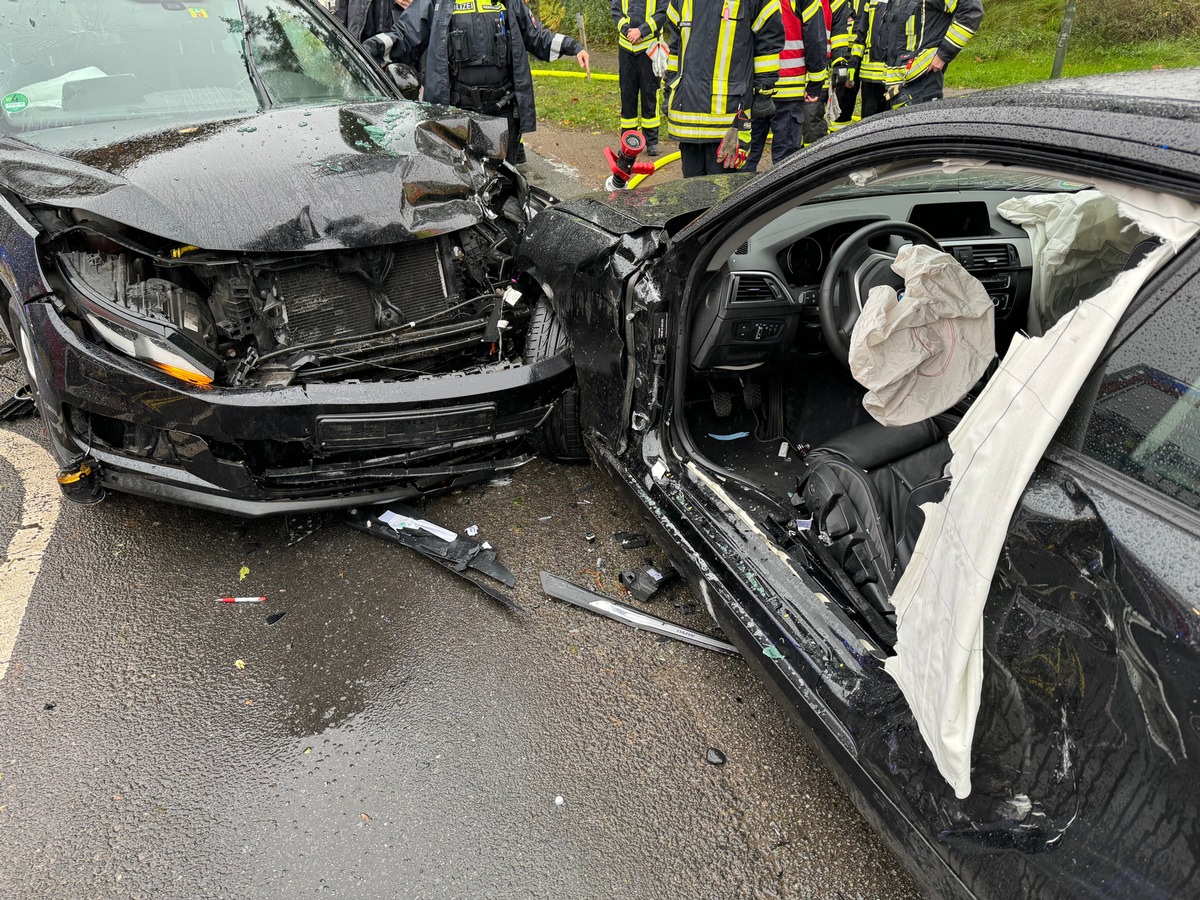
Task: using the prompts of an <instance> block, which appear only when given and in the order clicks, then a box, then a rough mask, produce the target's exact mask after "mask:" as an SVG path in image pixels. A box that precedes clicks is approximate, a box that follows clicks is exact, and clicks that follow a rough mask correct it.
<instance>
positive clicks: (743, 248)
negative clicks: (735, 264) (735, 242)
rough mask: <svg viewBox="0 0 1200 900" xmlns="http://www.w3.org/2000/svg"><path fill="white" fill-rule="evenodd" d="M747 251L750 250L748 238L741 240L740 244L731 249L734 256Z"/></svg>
mask: <svg viewBox="0 0 1200 900" xmlns="http://www.w3.org/2000/svg"><path fill="white" fill-rule="evenodd" d="M749 252H750V241H749V240H746V241H743V242H742V246H740V247H738V248H737V249H736V250H734V251H733V253H734V255H735V256H745V255H746V254H747V253H749Z"/></svg>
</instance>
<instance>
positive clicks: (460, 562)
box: [346, 506, 525, 614]
mask: <svg viewBox="0 0 1200 900" xmlns="http://www.w3.org/2000/svg"><path fill="white" fill-rule="evenodd" d="M387 511H390V512H394V513H396V514H398V515H399V516H402V517H404V518H406V519H409V520H412V521H423V520H420V517H419V515H418V513H417V512H416V511H415V510H412V509H409V508H407V507H404V506H392V507H391V508H390V509H389V510H387ZM346 523H347V524H348V525H349V526H350V527H351V528H357V529H358V530H359V531H365V532H366V533H367V534H370V535H373V536H375V537H377V538H381V539H383V540H385V541H391V542H392V543H396V544H400V545H401V546H404V547H408V548H409V549H411V550H416V551H417V552H418V553H420V554H421V555H422V556H424V557H425V558H426V559H431V560H433V561H434V562H436V563H437V564H438V565H440V566H442V567H444V568H446V569H449V570H450V571H451V572H453V573H454V574H456V575H459V576H461V577H462V578H464V579H466V580H467V581H469V582H471V584H473V585H475V587H477V588H479V589H480V590H481V591H483V592H484V593H485V594H487V595H488V596H489V597H491V598H492V599H493V600H495V601H496V602H498V603H500V604H501V605H502V606H504V608H505V609H507V610H509V611H511V612H515V613H521V614H524V613H525V609H524V608H522V607H521V606H520V605H519V604H518V603H516V601H514V600H513V599H512V598H511V597H509V596H508V595H507V594H505V593H503V592H502V591H500V590H499V589H498V588H496V587H495V586H493V585H492V584H490V583H489V582H487V581H485V580H484V579H483V578H481V577H480V576H479V575H477V574H475V573H476V572H480V573H483V574H484V575H487V576H488V577H489V578H493V579H495V580H496V581H499V582H500V583H501V584H506V585H508V586H509V587H516V584H517V579H516V576H515V575H513V573H512V572H511V571H509V569H508V568H507V567H506V566H505V565H504V564H503V563H502V562H500V560H499V557H498V556H497V554H496V551H495V550H492V549H491V548H490V547H485V546H484V545H483V544H481V543H480V542H479V541H474V540H471V539H470V538H466V537H462V536H460V535H457V534H456V535H454V539H453V540H450V541H447V540H445V539H444V538H442V537H439V536H438V535H437V534H435V533H431V532H428V531H424V530H416V529H412V528H405V527H401V528H398V529H397V528H392V527H390V526H388V525H386V524H384V522H383V521H381V520H380V519H379V518H378V517H376V516H374V515H372V514H371V513H369V512H367V511H366V510H359V509H352V510H350V511H349V512H347V513H346ZM446 533H447V534H450V533H451V532H446Z"/></svg>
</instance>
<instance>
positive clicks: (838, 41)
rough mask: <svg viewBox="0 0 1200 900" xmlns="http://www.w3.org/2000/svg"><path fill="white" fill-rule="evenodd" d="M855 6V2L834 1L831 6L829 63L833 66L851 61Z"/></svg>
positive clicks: (847, 0) (852, 0) (845, 0)
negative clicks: (852, 19) (851, 21)
mask: <svg viewBox="0 0 1200 900" xmlns="http://www.w3.org/2000/svg"><path fill="white" fill-rule="evenodd" d="M854 5H855V3H854V0H832V2H831V3H830V4H829V12H830V25H829V61H830V63H831V64H832V65H838V64H845V63H848V62H849V61H850V44H851V42H852V41H853V38H854V30H853V27H852V26H851V23H850V14H851V13H852V12H853V10H854Z"/></svg>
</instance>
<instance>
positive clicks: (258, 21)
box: [0, 0, 387, 133]
mask: <svg viewBox="0 0 1200 900" xmlns="http://www.w3.org/2000/svg"><path fill="white" fill-rule="evenodd" d="M194 2H195V4H196V5H190V4H188V3H182V2H178V0H69V2H65V0H64V2H60V0H6V2H3V3H0V109H2V112H0V129H2V130H3V131H6V132H8V133H13V132H24V131H36V130H41V129H46V128H54V127H59V126H64V125H78V124H81V123H85V122H101V121H114V120H130V119H133V120H139V121H140V120H144V119H155V118H157V119H164V120H170V121H180V120H185V121H186V120H197V119H212V118H217V117H223V116H233V115H240V114H247V113H253V112H257V111H259V110H261V109H263V108H266V107H270V106H298V105H314V104H321V103H332V102H344V101H367V100H381V99H387V97H386V96H385V95H384V94H383V93H382V87H381V85H380V82H379V81H378V80H377V79H375V78H373V77H372V75H371V73H370V71H369V69H368V68H367V63H366V62H365V60H364V58H363V57H361V56H360V55H359V54H358V52H357V51H356V50H355V48H353V47H352V46H350V45H349V43H348V42H347V41H346V39H345V37H344V36H343V35H342V33H341V32H340V31H338V30H337V29H336V28H335V27H334V25H333V23H332V21H331V20H330V19H329V17H328V16H327V15H325V13H324V12H322V11H321V10H319V9H317V8H316V7H314V6H312V5H309V4H305V3H301V2H298V0H208V2H204V0H194ZM247 45H248V46H249V48H250V51H251V56H250V58H249V61H248V58H247V51H246V48H247Z"/></svg>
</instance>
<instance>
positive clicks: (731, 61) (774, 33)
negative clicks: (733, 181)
mask: <svg viewBox="0 0 1200 900" xmlns="http://www.w3.org/2000/svg"><path fill="white" fill-rule="evenodd" d="M666 18H667V23H666V29H665V30H666V31H667V34H668V35H669V44H670V55H669V57H668V59H667V79H668V89H667V91H665V92H664V96H665V97H666V103H665V105H666V107H667V129H668V131H669V132H670V135H671V137H673V138H675V139H676V140H677V141H679V153H680V163H681V167H682V169H683V177H684V178H691V177H693V176H696V175H715V174H719V173H721V172H723V171H726V170H728V169H740V168H741V167H742V166H743V165H745V163H746V159H747V157H748V156H749V154H750V128H751V122H752V121H753V120H754V119H755V118H757V117H765V118H770V116H771V114H772V113H773V112H774V106H775V104H774V100H773V98H772V95H773V93H774V89H775V81H776V79H778V77H779V51H780V50H782V49H783V24H782V22H781V21H780V19H779V0H670V2H669V4H668V6H667V13H666Z"/></svg>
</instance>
